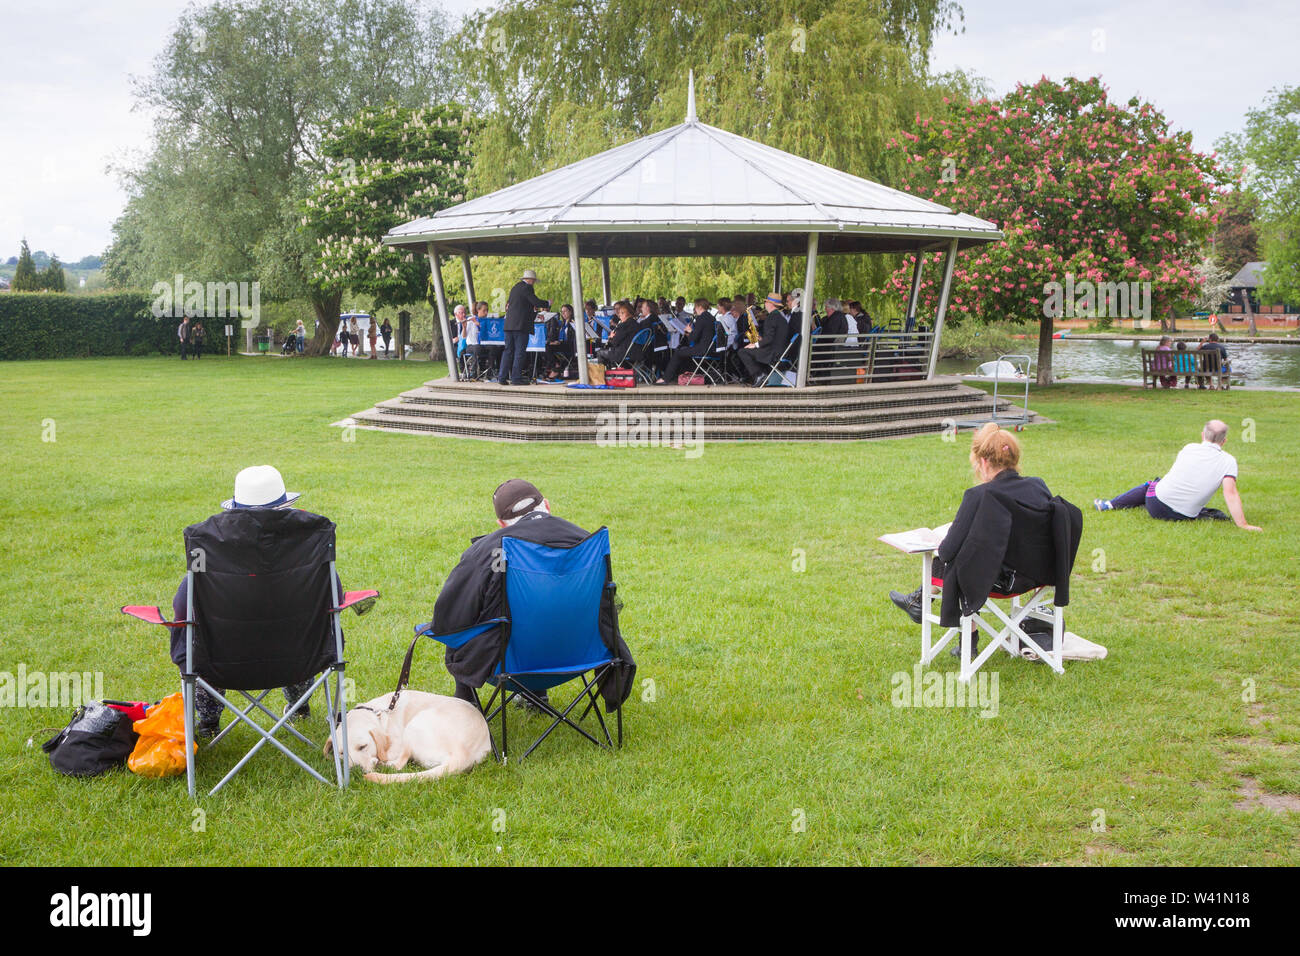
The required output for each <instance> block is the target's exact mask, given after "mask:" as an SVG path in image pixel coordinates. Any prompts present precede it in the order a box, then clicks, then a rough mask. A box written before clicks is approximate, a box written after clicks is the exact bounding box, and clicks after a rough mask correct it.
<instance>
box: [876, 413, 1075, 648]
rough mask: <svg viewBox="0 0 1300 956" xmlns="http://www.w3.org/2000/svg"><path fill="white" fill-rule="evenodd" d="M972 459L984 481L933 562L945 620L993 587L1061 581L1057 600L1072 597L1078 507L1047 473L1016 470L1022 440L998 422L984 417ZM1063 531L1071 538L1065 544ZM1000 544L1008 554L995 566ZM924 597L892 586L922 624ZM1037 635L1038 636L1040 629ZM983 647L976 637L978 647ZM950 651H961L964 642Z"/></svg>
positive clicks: (969, 495)
mask: <svg viewBox="0 0 1300 956" xmlns="http://www.w3.org/2000/svg"><path fill="white" fill-rule="evenodd" d="M970 461H971V467H972V468H973V469H974V470H975V476H976V478H978V479H979V484H977V485H975V486H974V487H973V488H968V489H966V493H965V494H964V495H963V496H962V499H961V506H960V507H959V508H958V509H957V515H956V517H954V518H953V520H952V527H950V528H949V529H948V533H947V535H946V536H945V537H944V539H943V543H942V544H940V545H939V548H938V551H937V552H936V553H935V557H934V563H933V565H932V567H931V575H930V576H931V577H932V578H942V579H943V600H942V604H941V606H940V614H939V622H940V624H941V625H942V626H944V627H956V626H957V625H958V624H959V623H960V620H961V615H962V614H963V613H967V611H968V610H978V609H979V608H981V607H982V606H983V605H984V602H985V600H987V598H988V596H989V595H990V594H994V593H996V594H1021V593H1024V592H1025V591H1032V590H1034V589H1035V588H1038V587H1042V586H1043V585H1052V586H1054V587H1055V588H1056V591H1057V595H1056V600H1057V603H1058V604H1060V605H1061V606H1064V605H1066V604H1068V603H1069V577H1070V569H1071V567H1073V565H1074V558H1075V552H1076V551H1077V549H1078V545H1079V537H1080V534H1081V532H1082V530H1083V516H1082V514H1081V513H1080V512H1079V509H1078V508H1076V507H1075V506H1074V505H1072V504H1070V503H1069V502H1068V501H1065V500H1064V499H1062V498H1059V497H1053V496H1052V492H1051V491H1049V490H1048V488H1047V483H1046V482H1045V481H1043V479H1042V478H1029V477H1025V476H1022V475H1021V474H1020V472H1019V471H1017V470H1016V468H1017V466H1018V465H1019V464H1020V442H1019V441H1018V440H1017V439H1016V436H1015V435H1013V434H1012V433H1011V432H1009V431H1007V430H1006V429H1004V428H1002V427H1001V426H999V425H998V424H997V423H996V422H987V423H985V424H984V425H983V426H981V427H980V429H979V430H978V431H976V432H975V434H974V436H972V438H971V449H970ZM1013 528H1014V529H1016V533H1012V529H1013ZM1058 538H1059V539H1060V540H1061V541H1063V542H1065V543H1064V544H1063V545H1062V547H1060V548H1058V547H1057V542H1058ZM994 551H996V552H997V553H998V554H1000V555H1001V559H1000V561H999V563H998V564H997V565H993V566H990V563H991V562H990V561H989V555H990V553H991V552H994ZM963 581H965V582H966V583H967V586H966V589H965V593H963V589H962V587H961V586H960V584H961V582H963ZM972 588H973V590H974V591H978V592H980V593H978V594H976V593H972ZM923 598H924V596H923V594H922V592H921V589H920V588H917V589H916V590H915V591H913V592H912V593H911V594H900V593H899V592H897V591H890V592H889V599H890V600H891V601H893V602H894V603H895V604H896V605H898V606H899V607H900V608H901V609H902V610H903V612H904V613H905V614H907V616H908V617H910V618H911V619H912V621H913V622H914V623H916V624H920V623H921V612H922V609H923ZM1030 636H1031V637H1035V639H1037V637H1036V635H1034V634H1033V632H1030ZM978 649H979V641H978V640H976V642H975V644H974V646H973V647H972V651H973V652H977V651H978ZM951 653H952V655H953V656H954V657H957V656H960V654H961V647H960V646H957V647H954V648H953V650H952V651H951Z"/></svg>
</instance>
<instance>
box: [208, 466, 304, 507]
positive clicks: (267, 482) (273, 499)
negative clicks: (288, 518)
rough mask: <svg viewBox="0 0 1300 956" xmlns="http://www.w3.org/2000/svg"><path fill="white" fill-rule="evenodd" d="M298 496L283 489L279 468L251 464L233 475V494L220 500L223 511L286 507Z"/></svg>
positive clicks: (282, 479) (294, 492)
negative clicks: (231, 496)
mask: <svg viewBox="0 0 1300 956" xmlns="http://www.w3.org/2000/svg"><path fill="white" fill-rule="evenodd" d="M299 497H300V495H299V493H298V492H296V491H293V492H289V491H285V490H284V478H282V477H281V476H280V470H279V469H278V468H275V467H273V466H271V465H253V466H252V467H251V468H245V469H244V470H243V471H241V472H240V473H239V474H237V475H235V496H234V497H233V498H227V499H226V500H225V501H223V502H221V507H222V509H223V510H225V511H233V510H234V509H236V508H287V507H288V506H289V505H291V504H293V503H294V502H295V501H297V500H298V498H299Z"/></svg>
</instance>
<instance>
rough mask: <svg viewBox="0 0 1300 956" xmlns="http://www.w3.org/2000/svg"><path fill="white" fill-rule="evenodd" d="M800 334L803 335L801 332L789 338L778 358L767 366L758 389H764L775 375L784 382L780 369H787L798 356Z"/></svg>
mask: <svg viewBox="0 0 1300 956" xmlns="http://www.w3.org/2000/svg"><path fill="white" fill-rule="evenodd" d="M802 334H803V333H802V332H796V333H795V334H794V335H793V336H792V337H791V339H790V341H789V342H787V343H786V344H785V349H784V350H783V351H782V352H781V355H780V357H779V358H777V360H776V361H775V362H773V363H772V364H771V365H769V366H768V369H767V371H766V372H764V373H763V381H761V382H760V383H759V385H758V387H759V388H766V387H767V386H768V384H769V383H770V382H771V381H772V376H773V375H776V376H777V377H778V378H781V380H782V381H783V382H784V380H785V379H784V376H782V375H781V372H782V368H781V367H782V366H783V365H784V366H787V367H788V366H790V365H791V364H793V362H794V356H796V355H798V354H799V336H801V335H802Z"/></svg>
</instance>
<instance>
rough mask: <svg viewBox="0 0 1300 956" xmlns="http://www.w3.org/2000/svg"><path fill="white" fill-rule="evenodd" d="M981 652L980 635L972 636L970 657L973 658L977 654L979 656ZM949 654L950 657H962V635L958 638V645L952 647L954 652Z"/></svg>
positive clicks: (951, 651)
mask: <svg viewBox="0 0 1300 956" xmlns="http://www.w3.org/2000/svg"><path fill="white" fill-rule="evenodd" d="M979 652H980V639H979V636H978V635H972V636H971V642H970V656H971V657H972V658H973V657H974V656H975V655H976V654H978V653H979ZM948 654H949V655H950V656H952V657H961V638H960V635H959V636H958V640H957V643H956V644H954V645H953V646H952V650H950V651H949V652H948Z"/></svg>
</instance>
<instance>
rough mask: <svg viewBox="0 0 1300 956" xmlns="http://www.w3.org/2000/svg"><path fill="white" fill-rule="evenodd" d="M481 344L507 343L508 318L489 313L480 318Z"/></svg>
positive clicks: (479, 336)
mask: <svg viewBox="0 0 1300 956" xmlns="http://www.w3.org/2000/svg"><path fill="white" fill-rule="evenodd" d="M478 342H479V345H505V344H506V320H505V319H503V318H501V317H500V316H498V315H489V316H485V317H484V318H482V319H480V320H479V333H478Z"/></svg>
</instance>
